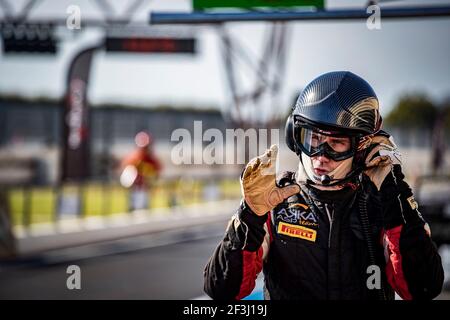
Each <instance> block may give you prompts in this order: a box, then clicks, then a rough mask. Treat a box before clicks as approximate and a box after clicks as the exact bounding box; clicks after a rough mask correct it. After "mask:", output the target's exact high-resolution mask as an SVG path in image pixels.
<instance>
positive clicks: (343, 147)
mask: <svg viewBox="0 0 450 320" xmlns="http://www.w3.org/2000/svg"><path fill="white" fill-rule="evenodd" d="M322 143H327V144H328V145H329V146H330V147H331V148H332V149H333V150H334V151H337V152H345V151H348V150H349V149H350V147H351V142H350V138H347V137H330V136H325V135H313V137H312V145H313V146H315V147H316V146H319V145H321V144H322ZM311 160H312V165H313V169H314V173H315V174H316V175H318V176H321V175H324V174H328V173H330V172H332V171H333V170H334V169H336V168H337V167H338V166H339V164H340V163H341V161H334V160H332V159H330V158H328V157H327V156H324V155H321V156H315V157H311Z"/></svg>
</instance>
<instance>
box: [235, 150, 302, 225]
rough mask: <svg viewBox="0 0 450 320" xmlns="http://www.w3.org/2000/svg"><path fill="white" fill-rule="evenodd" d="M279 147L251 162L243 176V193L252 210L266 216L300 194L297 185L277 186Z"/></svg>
mask: <svg viewBox="0 0 450 320" xmlns="http://www.w3.org/2000/svg"><path fill="white" fill-rule="evenodd" d="M277 155H278V146H277V145H272V146H271V147H270V149H268V150H267V151H266V152H265V153H264V154H263V155H261V156H258V157H256V158H253V159H252V160H250V162H249V163H248V164H247V166H246V167H245V169H244V171H243V173H242V175H241V192H242V195H243V197H244V200H245V202H246V203H247V205H248V206H249V207H250V209H251V210H252V211H253V212H254V213H256V214H257V215H259V216H262V215H264V214H265V213H267V212H269V211H270V210H272V209H273V208H275V207H276V206H277V205H278V204H279V203H281V202H283V200H284V199H286V198H289V197H290V196H292V195H294V194H297V193H299V192H300V187H299V186H298V185H297V184H293V185H288V186H285V187H283V188H280V187H278V186H277V185H276V175H275V173H276V170H275V168H276V160H277Z"/></svg>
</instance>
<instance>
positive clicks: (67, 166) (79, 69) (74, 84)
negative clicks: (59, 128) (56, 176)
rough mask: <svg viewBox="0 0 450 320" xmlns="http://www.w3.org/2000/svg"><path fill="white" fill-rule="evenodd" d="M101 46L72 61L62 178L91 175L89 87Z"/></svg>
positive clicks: (65, 102) (65, 120) (76, 178)
mask: <svg viewBox="0 0 450 320" xmlns="http://www.w3.org/2000/svg"><path fill="white" fill-rule="evenodd" d="M97 49H98V47H94V48H89V49H87V50H84V51H82V52H80V53H79V54H78V55H77V56H76V57H75V58H74V59H73V61H72V64H71V65H70V68H69V75H68V78H67V89H66V95H65V101H64V104H65V108H64V112H63V134H64V139H63V152H62V166H61V180H63V181H65V180H82V179H84V178H87V177H88V176H89V174H90V168H89V167H90V165H89V164H90V156H89V154H90V152H89V151H90V150H89V149H90V148H89V138H90V137H89V135H90V128H89V125H90V112H89V105H88V101H87V89H88V83H89V73H90V68H91V60H92V54H93V53H94V52H95V50H97Z"/></svg>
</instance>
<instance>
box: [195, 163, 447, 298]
mask: <svg viewBox="0 0 450 320" xmlns="http://www.w3.org/2000/svg"><path fill="white" fill-rule="evenodd" d="M363 177H364V179H363V181H362V183H360V184H359V185H358V186H354V185H353V186H351V187H346V188H344V189H342V190H339V191H320V190H318V189H316V188H313V187H307V186H306V185H302V186H301V189H302V190H301V193H299V194H297V195H294V196H292V197H290V198H288V199H286V200H285V201H284V202H282V203H281V204H279V205H278V206H277V207H276V208H275V209H273V210H272V211H271V212H269V213H266V214H265V215H264V216H258V215H256V214H254V213H252V212H251V210H250V208H248V207H247V206H246V203H245V202H244V201H242V202H241V206H240V208H239V209H238V211H237V213H236V214H235V215H234V216H233V218H232V219H231V221H230V223H229V224H228V227H227V231H226V233H225V237H224V239H223V240H222V241H221V243H220V244H219V246H218V247H217V248H216V250H215V252H214V254H213V255H212V257H211V258H210V260H209V262H208V263H207V265H206V267H205V270H204V280H205V281H204V290H205V292H206V293H207V294H208V295H209V296H210V297H211V298H213V299H217V300H234V299H242V298H244V297H245V296H247V295H249V294H250V293H251V292H252V290H253V289H254V286H255V280H256V278H257V276H258V274H259V273H260V271H261V269H263V270H264V271H263V272H264V281H265V285H264V295H265V298H266V299H275V300H276V299H301V300H316V299H317V300H327V299H333V300H335V299H352V300H358V299H363V300H380V299H394V291H395V292H397V293H398V294H399V296H400V297H401V298H403V299H432V298H434V297H436V296H437V295H438V294H439V293H440V292H441V289H442V284H443V279H444V272H443V268H442V263H441V258H440V256H439V254H438V252H437V249H436V246H435V245H434V243H433V242H432V240H431V237H430V236H429V232H427V230H426V228H425V221H424V220H423V218H422V216H421V215H420V213H419V211H418V210H417V203H416V202H415V200H414V198H413V196H412V192H411V189H410V188H409V186H408V185H407V184H406V182H404V181H403V178H404V176H403V174H402V173H401V169H400V166H398V165H396V166H394V169H393V170H392V171H391V173H390V174H389V175H388V177H387V178H386V179H385V181H384V182H383V184H382V186H381V190H380V191H378V190H377V189H376V187H375V185H374V184H373V183H372V182H371V181H370V180H369V179H368V178H367V177H366V176H364V175H363ZM292 179H293V173H286V174H285V175H284V177H283V178H282V179H281V180H280V181H279V184H281V185H285V184H286V183H292V181H293V180H292ZM364 208H366V209H367V211H366V212H367V213H366V214H365V217H367V219H366V218H364V214H362V213H361V212H364V211H365V210H366V209H364ZM364 221H366V222H364ZM369 247H371V249H369ZM371 256H372V257H371ZM371 265H375V267H373V266H372V267H370V266H371Z"/></svg>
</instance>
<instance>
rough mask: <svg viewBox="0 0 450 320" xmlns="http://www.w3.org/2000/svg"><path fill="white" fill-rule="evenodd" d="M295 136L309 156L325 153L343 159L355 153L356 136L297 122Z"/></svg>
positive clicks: (335, 158) (297, 142)
mask: <svg viewBox="0 0 450 320" xmlns="http://www.w3.org/2000/svg"><path fill="white" fill-rule="evenodd" d="M294 138H295V142H296V144H297V146H298V147H299V148H300V150H302V152H304V153H305V154H306V155H307V156H309V157H314V156H320V155H325V156H327V157H328V158H330V159H332V160H335V161H341V160H345V159H347V158H350V157H351V156H353V155H354V154H355V149H356V148H355V146H356V137H354V136H348V135H343V134H342V133H338V132H332V131H323V130H320V129H317V128H313V127H311V126H308V125H305V124H296V125H295V128H294Z"/></svg>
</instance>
